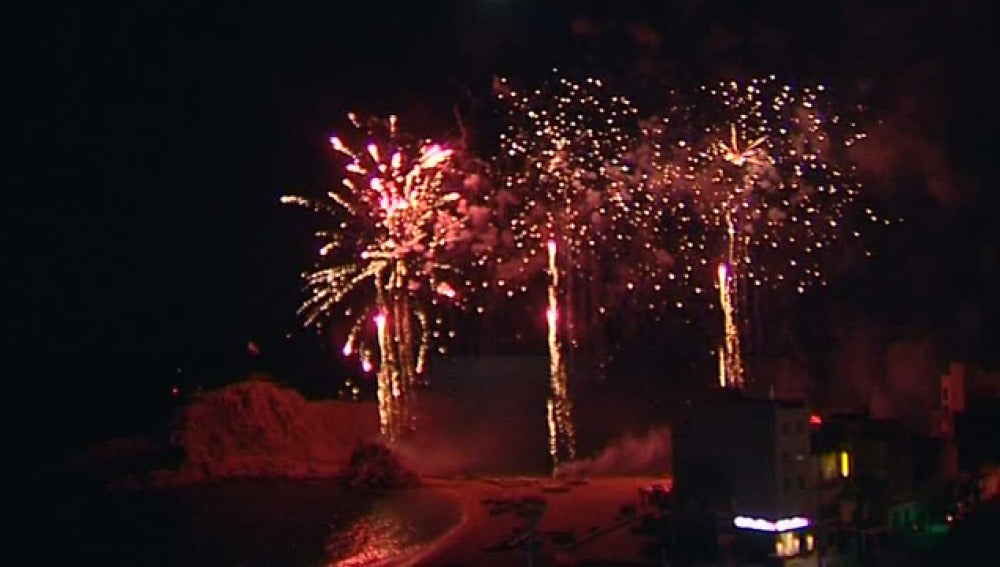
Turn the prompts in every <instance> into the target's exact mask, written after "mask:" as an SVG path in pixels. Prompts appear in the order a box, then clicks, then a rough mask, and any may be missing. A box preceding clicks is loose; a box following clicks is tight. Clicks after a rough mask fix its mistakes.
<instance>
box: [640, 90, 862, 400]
mask: <svg viewBox="0 0 1000 567" xmlns="http://www.w3.org/2000/svg"><path fill="white" fill-rule="evenodd" d="M824 91H825V88H824V87H823V86H815V87H806V88H793V87H791V86H789V85H783V84H780V83H778V82H777V81H776V80H775V78H774V77H773V76H770V77H765V78H760V79H753V80H751V81H749V82H747V83H742V84H741V83H737V82H724V83H719V84H717V85H713V86H703V87H701V88H700V92H699V101H700V103H701V105H700V106H696V107H685V108H684V109H683V112H682V114H683V115H684V116H685V117H686V121H687V122H686V127H678V124H677V121H674V123H672V124H669V123H663V124H660V125H658V127H657V128H654V129H653V134H654V137H655V140H656V148H657V156H658V158H659V160H660V161H659V163H660V164H661V165H660V167H659V169H660V173H661V176H662V177H663V178H664V179H665V180H666V182H665V184H664V186H665V187H666V188H667V189H666V190H667V192H668V193H669V195H668V197H667V198H666V199H665V201H666V202H667V203H668V209H669V211H670V216H671V218H672V219H674V221H675V222H676V223H677V225H678V226H679V227H680V228H681V230H678V231H677V235H678V238H679V241H678V242H676V243H675V246H674V248H675V250H676V254H677V255H678V257H679V259H680V261H679V262H678V270H677V271H676V273H674V274H672V276H674V277H678V278H680V279H682V280H684V281H686V282H688V284H689V286H690V287H691V288H694V289H695V290H696V291H701V290H702V289H705V288H706V287H708V286H713V287H715V288H716V289H717V290H718V291H719V294H720V296H719V305H720V307H721V308H722V310H723V318H724V321H725V325H724V326H725V338H724V339H723V341H721V345H720V349H719V351H720V352H719V360H720V382H721V383H722V384H723V385H724V386H728V387H742V386H743V385H744V381H745V376H744V363H743V352H742V346H741V345H742V337H741V335H742V334H744V333H745V327H746V324H747V320H748V317H749V314H748V313H747V308H746V305H747V294H748V293H749V292H750V290H751V289H756V288H766V287H770V288H782V287H785V288H791V289H794V290H796V291H797V292H799V293H802V292H803V291H805V289H806V288H807V287H809V286H810V285H814V284H824V283H825V281H824V276H823V270H822V267H823V264H824V261H825V259H827V257H828V253H829V251H830V250H831V249H833V248H834V244H835V243H837V241H838V240H840V239H842V238H843V236H844V235H845V231H844V230H843V227H842V225H843V220H844V218H845V215H846V214H847V212H848V210H849V209H850V208H851V207H852V206H853V205H854V204H856V203H857V202H858V198H859V195H860V189H861V188H860V185H859V183H858V182H857V181H856V176H855V175H854V171H853V168H852V167H850V166H841V165H839V164H842V163H846V162H847V160H846V149H847V148H848V147H850V146H851V145H853V144H854V143H856V142H857V141H858V140H861V139H863V138H864V134H863V133H860V132H859V131H858V130H857V128H856V125H855V124H854V123H853V122H851V121H849V120H846V119H844V118H842V117H840V116H838V115H837V114H835V113H833V112H831V111H830V110H829V105H828V104H827V102H826V101H825V100H824V98H823V95H824ZM873 219H874V220H878V219H877V218H874V217H873ZM850 234H851V235H852V236H854V237H857V236H860V234H859V233H858V232H856V231H855V232H851V233H850ZM710 279H712V280H715V281H714V282H711V281H710Z"/></svg>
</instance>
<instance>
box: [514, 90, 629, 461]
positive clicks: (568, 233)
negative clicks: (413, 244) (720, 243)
mask: <svg viewBox="0 0 1000 567" xmlns="http://www.w3.org/2000/svg"><path fill="white" fill-rule="evenodd" d="M495 87H496V88H495V90H496V96H497V100H498V102H499V103H500V105H501V106H502V107H503V108H504V109H505V110H506V111H507V115H506V121H505V129H504V130H503V132H502V133H501V135H500V145H501V150H502V151H501V155H500V156H498V158H497V160H496V163H497V169H498V170H499V171H501V172H503V173H502V175H501V179H500V183H499V185H500V187H499V190H500V192H501V193H502V194H504V195H508V196H512V198H513V201H512V203H513V204H514V205H513V206H511V207H510V214H509V215H508V216H505V217H504V219H503V221H502V223H501V224H502V227H501V233H502V234H501V241H508V240H509V242H510V245H509V248H510V252H509V253H508V258H505V260H506V261H507V263H506V264H504V265H503V271H502V273H501V274H500V275H499V276H498V277H497V278H496V279H497V280H502V281H504V282H518V283H521V284H523V285H521V286H520V289H521V290H526V289H528V285H527V282H528V281H530V280H531V279H532V278H533V277H535V276H536V275H537V274H539V272H540V271H542V269H543V267H544V266H545V263H544V262H543V261H542V258H539V256H540V255H541V254H540V253H543V254H544V253H546V252H548V259H549V266H548V270H547V272H548V278H547V279H548V281H547V282H546V285H547V288H548V308H547V311H546V319H547V320H548V321H550V324H549V357H550V365H551V387H552V391H551V392H550V396H551V398H550V418H551V423H550V445H551V451H552V453H553V457H552V460H553V463H554V464H555V465H556V466H558V464H559V463H560V462H563V461H565V460H567V459H572V458H573V457H574V456H575V451H576V449H575V439H574V432H573V426H572V415H571V412H572V409H571V405H570V403H569V394H568V387H567V382H568V378H567V376H566V361H565V359H566V357H567V355H568V353H569V351H571V350H574V349H577V348H580V345H581V343H582V342H583V341H585V340H587V341H589V342H590V345H595V344H596V343H598V342H599V335H600V333H601V332H603V327H602V322H603V321H604V320H605V318H606V317H607V316H609V315H610V313H609V311H610V310H608V309H607V308H606V307H607V306H608V305H609V304H611V303H613V301H614V300H616V299H617V297H618V291H617V290H618V288H619V287H620V288H622V289H624V286H625V282H626V281H631V280H638V279H639V278H635V277H633V274H632V273H631V271H630V270H631V269H633V268H634V267H635V266H637V265H639V263H638V262H636V263H633V264H631V265H628V266H626V264H625V263H623V262H615V261H614V260H617V259H619V258H622V257H624V254H625V252H626V251H627V250H630V249H636V250H637V249H644V248H642V246H641V245H640V244H639V241H640V240H641V239H640V238H639V232H638V231H636V230H633V229H634V227H635V223H636V222H637V220H636V219H645V217H644V216H643V215H642V214H641V210H640V204H639V203H637V196H636V194H635V192H636V191H637V190H638V189H640V187H639V186H638V185H635V184H633V183H632V180H633V175H634V172H633V170H632V168H631V166H630V165H629V163H628V162H627V161H626V159H625V156H626V154H627V153H628V152H629V151H630V149H631V148H632V145H633V140H634V139H635V133H634V130H635V124H636V121H635V119H636V115H637V112H638V111H637V109H636V108H635V106H634V105H633V104H632V103H631V102H630V101H629V100H628V99H627V98H626V97H623V96H618V95H615V94H613V93H610V92H609V91H608V89H606V88H605V86H604V85H603V83H602V82H601V81H600V80H598V79H594V78H587V79H584V80H582V81H572V80H569V79H567V78H564V77H561V76H559V75H558V74H555V75H554V76H553V77H552V78H551V79H550V80H549V81H547V82H545V83H543V84H542V85H540V86H538V87H537V88H534V89H519V88H516V87H514V86H513V85H512V84H510V83H509V82H508V81H507V80H506V79H499V80H498V81H497V83H496V85H495ZM557 241H558V254H556V242H557ZM498 263H499V262H498ZM619 268H622V269H619ZM515 289H517V286H516V285H509V286H508V287H507V288H506V294H507V296H508V297H513V296H514V295H515V291H514V290H515Z"/></svg>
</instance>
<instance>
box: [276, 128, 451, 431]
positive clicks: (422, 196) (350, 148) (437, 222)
mask: <svg viewBox="0 0 1000 567" xmlns="http://www.w3.org/2000/svg"><path fill="white" fill-rule="evenodd" d="M348 116H349V118H350V120H351V124H352V125H353V127H354V130H355V133H354V134H355V135H354V136H352V140H351V141H349V142H345V141H344V140H343V139H342V138H340V137H338V136H333V137H331V138H330V144H331V146H332V148H333V149H334V150H335V151H336V152H337V153H338V154H340V155H341V156H342V157H343V158H344V160H345V162H346V163H345V165H344V167H343V172H344V177H343V179H342V181H341V184H342V185H341V187H339V188H337V189H335V190H332V191H330V192H328V193H327V195H326V197H327V198H326V199H323V200H312V199H306V198H302V197H297V196H285V197H282V202H283V203H290V204H296V205H300V206H304V207H307V208H310V209H312V210H314V211H316V212H319V213H324V214H327V215H329V216H330V218H331V219H332V220H333V221H334V226H333V228H332V230H322V231H319V232H317V234H316V235H317V237H318V238H320V239H321V241H322V245H321V246H320V248H319V252H318V253H319V257H320V262H319V263H318V265H317V266H316V269H315V270H314V271H312V272H308V273H305V274H303V277H304V279H305V282H306V287H307V290H308V291H309V293H310V295H309V298H308V299H306V301H305V302H304V303H303V304H302V306H301V307H300V310H299V311H300V313H301V314H302V315H303V316H304V317H305V324H306V325H307V326H309V325H316V326H318V327H319V326H322V324H323V323H324V322H325V321H327V320H329V319H332V318H338V317H339V316H340V315H343V316H345V317H347V318H348V319H349V320H350V321H351V322H352V323H351V327H350V331H349V332H348V335H347V339H346V341H345V342H344V344H343V347H342V352H343V354H344V356H357V357H358V358H359V360H360V364H361V367H362V369H363V370H364V371H365V372H372V371H375V372H377V380H378V388H377V394H378V400H379V417H380V425H381V432H382V434H383V436H384V437H385V438H386V439H388V440H390V441H393V440H395V439H397V438H398V437H399V436H400V435H401V434H402V433H403V432H404V431H405V430H406V429H407V428H409V427H411V426H412V416H411V415H410V413H409V411H408V405H409V398H410V397H411V396H412V393H413V387H414V386H415V385H416V384H417V383H418V381H419V380H420V377H421V375H422V373H423V372H424V367H425V364H426V359H427V355H428V350H429V349H430V347H431V343H432V342H433V340H434V339H435V338H441V337H442V335H443V334H447V335H451V336H453V335H454V332H453V331H451V330H446V329H445V328H444V319H443V318H442V317H441V315H440V312H439V311H438V310H437V309H436V307H438V306H439V305H441V304H442V303H445V304H458V303H459V302H460V301H461V296H460V294H459V289H460V288H459V285H461V284H464V283H465V280H464V279H463V278H462V277H461V275H460V273H459V270H458V269H457V268H456V267H455V266H454V265H453V264H452V263H451V262H450V261H449V258H451V257H452V256H453V255H454V254H455V253H456V249H457V246H458V244H459V243H460V242H461V241H462V240H463V239H464V238H465V237H466V235H467V228H466V220H467V218H466V215H465V204H464V201H463V199H462V197H461V195H460V193H459V192H458V191H457V190H455V188H456V187H461V175H460V174H459V173H458V172H457V171H456V168H455V167H454V158H455V150H454V149H451V148H448V147H446V146H444V145H442V144H439V143H434V142H431V141H429V140H414V139H411V138H408V137H406V136H403V135H401V134H400V133H399V131H398V129H397V124H396V117H394V116H392V117H389V119H388V120H380V119H371V120H368V121H366V122H364V123H362V122H361V121H359V120H358V118H357V117H356V116H355V115H353V114H350V115H348ZM352 142H354V143H352ZM355 143H356V145H355ZM439 348H441V347H439Z"/></svg>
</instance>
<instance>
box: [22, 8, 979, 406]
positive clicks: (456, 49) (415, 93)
mask: <svg viewBox="0 0 1000 567" xmlns="http://www.w3.org/2000/svg"><path fill="white" fill-rule="evenodd" d="M750 4H751V3H747V2H741V1H736V0H733V1H718V2H712V1H708V0H703V1H687V2H656V1H648V2H634V1H631V2H630V1H626V2H603V3H601V2H539V1H530V0H463V1H458V0H453V1H441V2H427V3H423V2H353V3H347V5H346V6H344V7H341V6H337V7H336V8H333V7H330V8H327V9H325V10H323V11H315V12H310V11H298V10H293V9H291V8H289V9H284V8H277V9H268V10H264V9H257V8H247V7H235V8H231V9H225V8H198V9H193V8H184V7H180V6H178V5H177V3H152V2H149V3H142V2H133V3H128V4H126V5H125V6H122V7H118V8H101V9H87V8H79V7H65V6H64V7H55V8H52V9H50V10H49V11H46V12H45V13H41V14H36V15H34V16H32V17H28V16H25V17H24V18H23V19H22V20H20V21H13V22H12V24H13V25H14V27H16V28H18V30H17V31H15V33H14V35H13V36H12V37H13V43H12V47H11V48H10V49H9V53H8V55H9V59H11V60H12V62H13V64H14V76H16V77H18V78H19V80H17V81H13V83H14V84H15V85H14V86H13V87H12V88H13V89H14V94H15V95H16V103H15V104H14V105H11V107H9V109H10V110H13V113H14V114H15V125H14V126H15V130H14V135H13V136H12V140H13V141H14V146H15V152H14V153H13V154H12V155H11V157H13V160H12V164H11V165H12V168H11V170H10V171H11V173H12V174H13V182H12V183H9V184H8V189H7V190H8V192H10V193H11V194H12V195H14V200H13V202H14V206H12V207H11V212H12V213H13V214H14V222H13V223H12V225H13V226H14V227H15V229H16V230H15V234H16V237H15V240H13V242H12V245H10V244H9V245H8V247H6V249H7V250H8V251H10V252H12V257H13V259H14V260H15V266H16V270H14V272H15V273H16V274H17V276H16V277H15V278H14V279H15V285H14V286H13V287H14V289H15V294H14V295H13V296H12V299H13V300H14V301H13V303H14V309H13V313H14V315H13V316H11V317H8V318H7V319H6V320H7V322H8V329H9V330H10V331H11V334H12V336H14V337H15V341H14V343H13V344H14V345H15V347H16V350H17V351H19V352H20V353H21V354H24V353H27V354H29V355H30V356H29V358H30V362H31V365H30V366H25V367H24V368H25V370H24V373H23V375H21V376H20V377H19V378H18V380H20V381H22V382H24V383H28V384H30V385H31V390H32V392H34V393H42V394H46V395H49V396H54V397H55V398H59V399H62V400H63V403H64V404H65V405H66V406H67V407H69V406H70V405H77V404H78V402H80V401H81V400H88V401H91V402H92V403H91V405H90V406H89V407H91V408H101V407H105V406H106V407H111V406H120V405H122V404H123V402H124V403H126V404H127V403H128V402H127V400H129V399H131V398H130V397H132V396H141V395H146V394H145V393H146V392H148V391H155V392H160V391H162V390H160V388H165V387H166V385H167V384H169V383H171V381H172V380H173V379H174V377H173V372H174V369H175V368H176V367H182V368H184V369H185V371H186V372H189V373H193V374H199V373H200V375H202V376H208V375H213V374H214V378H212V380H214V381H220V380H227V379H229V378H232V377H235V373H236V371H237V370H236V369H238V368H239V364H240V363H241V362H242V361H243V360H244V358H245V346H246V343H247V341H248V340H251V339H253V340H257V341H258V342H260V343H261V344H262V345H263V347H264V348H265V350H267V349H268V348H275V349H277V348H278V347H276V346H272V345H275V344H277V343H279V342H280V340H281V338H282V337H283V335H284V333H285V332H286V331H287V330H293V329H295V328H296V327H297V321H296V317H295V313H294V308H295V305H296V303H297V301H298V300H299V299H300V298H301V297H300V296H299V295H298V293H299V289H298V286H299V282H298V280H297V273H298V271H299V269H300V267H302V266H304V265H306V264H307V262H308V261H309V257H310V256H309V255H310V253H311V251H312V247H311V241H310V239H309V238H308V229H307V227H303V226H300V224H299V223H297V222H296V219H300V218H301V217H297V216H294V215H289V214H288V213H287V212H286V211H283V210H280V209H279V207H278V206H277V198H278V197H279V196H280V195H281V194H282V193H283V192H285V191H288V190H295V191H301V192H306V193H308V192H313V191H320V190H322V189H324V188H325V187H326V186H328V185H329V184H330V183H331V182H332V181H333V180H334V179H335V177H334V171H333V169H332V167H333V161H332V160H331V159H330V155H329V152H328V151H327V147H326V145H325V140H326V137H327V135H328V134H329V132H330V131H332V130H333V129H335V128H336V127H338V126H340V125H341V124H342V121H341V117H342V116H343V114H344V112H345V111H347V110H350V109H354V108H357V109H361V110H370V111H380V112H388V111H399V112H400V114H402V115H403V116H404V117H405V119H406V120H407V121H408V124H409V125H410V126H411V127H413V128H414V129H418V130H428V131H430V132H435V131H440V130H444V129H448V128H450V127H451V126H452V121H451V111H452V107H453V105H455V104H456V103H457V104H460V105H462V108H463V109H464V110H466V111H468V112H470V113H471V114H473V115H474V114H475V113H476V112H481V111H482V110H483V105H484V104H485V101H486V100H487V99H488V87H489V84H490V78H491V76H492V75H493V74H494V73H497V72H501V73H505V74H513V75H518V74H522V75H530V74H532V73H536V72H538V71H540V70H543V69H546V68H547V67H549V66H551V65H559V66H561V67H566V68H570V69H574V70H584V69H596V70H598V71H600V72H602V73H605V74H608V75H611V76H612V77H613V79H614V80H615V81H616V84H618V85H620V86H622V87H624V88H626V89H627V90H631V91H633V92H636V93H637V95H644V94H649V93H650V92H654V91H656V90H657V88H658V87H659V86H660V85H663V84H671V83H672V82H673V83H692V82H696V81H698V80H702V79H706V78H714V77H720V76H730V75H736V76H745V75H748V74H754V73H761V72H771V71H777V72H780V73H782V74H785V75H787V76H793V77H801V78H803V79H806V78H808V79H818V80H823V81H828V82H830V83H831V84H834V85H837V86H839V87H841V92H844V93H847V94H848V95H849V96H851V97H854V98H863V99H867V100H868V101H869V102H870V104H871V106H872V109H871V114H872V115H873V116H878V117H879V118H880V119H881V124H877V125H873V129H874V130H875V132H873V138H876V139H878V140H879V143H880V146H879V151H877V152H875V151H873V153H872V155H871V156H869V164H868V165H869V167H868V171H869V174H870V175H871V176H873V178H874V179H876V180H877V183H876V184H875V185H874V187H875V189H874V190H875V191H876V193H877V195H878V196H879V197H880V198H885V199H887V201H886V202H887V204H888V206H890V207H894V208H896V209H897V210H899V211H900V212H901V214H904V215H906V217H907V222H906V224H905V225H904V226H902V227H899V228H898V229H896V230H894V235H893V236H892V237H891V238H888V239H887V240H886V242H885V243H883V246H884V249H883V253H882V254H880V256H879V257H878V258H877V259H876V260H873V261H872V265H871V266H870V267H869V268H868V269H866V270H865V271H864V272H859V273H852V274H845V275H844V277H843V278H842V279H841V280H840V284H839V285H835V286H834V289H833V290H831V291H827V292H822V293H819V294H818V295H817V296H816V297H814V298H811V305H812V308H813V309H815V310H816V311H815V312H816V313H821V312H823V309H824V308H825V306H829V305H837V306H840V307H843V308H845V309H849V310H850V309H853V310H855V311H856V312H857V313H860V314H863V315H864V316H866V317H874V318H879V319H880V320H885V321H889V323H890V324H891V325H894V326H895V327H896V328H898V329H900V333H901V334H905V333H906V332H910V333H918V334H919V333H924V334H931V335H934V336H944V337H954V336H956V333H959V334H961V333H968V338H967V340H965V339H963V340H962V341H952V342H958V343H960V344H958V345H956V346H955V349H956V350H957V351H959V350H960V351H962V355H964V356H968V357H970V358H972V359H978V360H987V361H989V362H990V363H991V364H995V363H996V356H995V355H993V354H992V353H993V351H994V350H995V347H996V341H995V338H993V336H992V335H991V334H990V333H988V332H987V330H986V329H987V328H988V327H989V325H991V324H992V321H995V320H996V315H997V302H996V300H995V298H994V296H995V294H996V281H997V279H996V276H997V262H998V258H997V247H996V241H997V239H996V237H995V236H994V234H995V232H994V230H993V227H994V221H993V216H994V214H995V211H996V205H997V202H998V201H997V196H996V190H995V184H994V182H993V180H992V176H989V175H988V172H990V173H992V171H993V170H994V168H995V163H994V161H995V160H993V159H991V158H992V152H995V149H994V146H995V142H993V141H992V140H993V137H994V136H995V128H994V126H995V122H996V120H995V111H994V109H995V102H994V100H993V98H994V97H993V96H992V92H991V90H990V89H989V88H987V86H986V81H988V80H989V77H990V73H992V72H993V69H994V62H993V61H994V60H993V56H994V51H995V49H994V47H995V46H994V42H995V37H996V21H997V17H996V16H997V14H996V8H995V7H994V6H993V3H991V2H987V1H985V0H983V1H981V2H976V1H973V0H962V1H959V2H945V1H940V2H937V1H933V2H932V1H926V0H925V1H920V2H864V1H861V0H856V1H850V2H793V1H785V0H782V1H777V2H768V3H753V5H754V7H753V8H750V7H749V6H750ZM757 4H761V5H760V6H758V5H757ZM332 5H333V3H331V6H332ZM8 88H11V87H8ZM8 242H9V243H10V242H11V241H8ZM22 276H24V277H22ZM963 336H964V335H963ZM817 340H819V341H822V340H823V339H822V337H821V338H820V339H817ZM296 344H297V345H298V346H284V347H281V348H283V349H284V351H283V352H284V353H285V356H284V359H283V360H284V362H283V363H282V364H284V365H285V367H286V368H287V369H288V370H287V372H289V373H293V372H295V368H297V366H296V364H295V363H293V362H289V360H294V359H296V358H301V360H308V361H309V363H308V364H307V363H306V362H302V366H303V369H302V370H301V371H302V373H303V375H306V374H308V372H314V373H315V372H316V371H315V368H316V367H317V365H318V366H319V367H323V365H324V364H330V363H329V362H324V360H325V359H324V356H325V355H324V354H322V353H319V352H318V351H317V349H316V343H315V340H314V339H308V340H300V341H299V342H297V343H296ZM991 357H992V358H991ZM276 364H277V363H276ZM310 365H311V366H310ZM307 366H308V367H310V368H312V369H313V370H310V371H307V370H305V369H304V368H305V367H307ZM317 379H321V378H317ZM300 380H304V381H308V379H307V378H300ZM123 392H124V393H123ZM50 399H51V398H50ZM95 400H96V401H95ZM137 411H141V410H137Z"/></svg>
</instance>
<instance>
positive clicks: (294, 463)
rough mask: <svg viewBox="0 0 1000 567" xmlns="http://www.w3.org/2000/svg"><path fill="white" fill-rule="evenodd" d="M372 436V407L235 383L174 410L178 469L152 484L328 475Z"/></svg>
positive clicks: (261, 383)
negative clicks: (311, 399) (178, 410)
mask: <svg viewBox="0 0 1000 567" xmlns="http://www.w3.org/2000/svg"><path fill="white" fill-rule="evenodd" d="M377 434H378V413H377V409H376V406H375V404H373V403H354V402H343V401H319V402H312V401H308V400H306V399H305V398H303V397H302V396H301V395H300V394H299V393H298V392H296V391H294V390H292V389H289V388H283V387H280V386H278V385H276V384H273V383H270V382H266V381H259V380H254V381H249V382H242V383H238V384H233V385H231V386H227V387H225V388H222V389H220V390H217V391H214V392H209V393H205V394H202V395H200V396H198V397H197V398H195V399H193V400H192V401H191V403H190V404H189V405H187V406H186V407H185V408H183V409H182V410H181V412H180V414H179V416H178V419H177V422H176V426H175V428H174V431H173V435H172V442H173V443H174V444H175V445H176V446H177V447H178V448H179V449H180V451H181V453H182V457H181V462H180V466H179V468H178V469H177V470H176V471H163V472H162V473H161V474H159V475H158V477H157V480H158V481H160V482H165V483H170V482H190V481H198V480H206V479H214V478H228V477H282V478H307V477H321V476H335V475H336V474H338V473H339V472H340V471H341V470H342V469H343V468H344V467H345V465H346V464H347V462H348V460H349V458H350V455H351V452H352V451H353V450H354V449H355V448H356V447H357V446H358V445H359V444H360V443H364V442H367V441H370V440H372V439H374V438H375V437H376V436H377Z"/></svg>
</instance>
